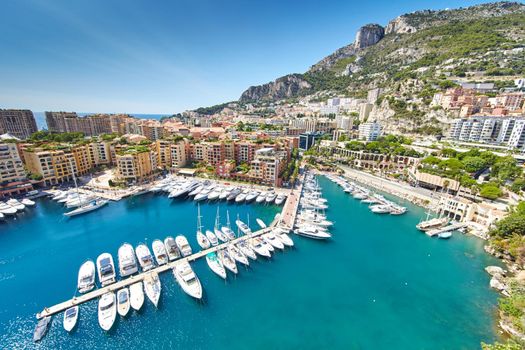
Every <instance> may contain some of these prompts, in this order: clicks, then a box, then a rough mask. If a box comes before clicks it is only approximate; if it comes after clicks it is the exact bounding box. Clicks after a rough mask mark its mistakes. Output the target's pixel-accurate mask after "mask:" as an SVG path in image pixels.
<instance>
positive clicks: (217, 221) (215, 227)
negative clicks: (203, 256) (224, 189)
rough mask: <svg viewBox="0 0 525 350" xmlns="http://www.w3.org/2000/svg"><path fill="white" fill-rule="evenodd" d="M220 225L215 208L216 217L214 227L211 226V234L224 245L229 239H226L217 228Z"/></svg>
mask: <svg viewBox="0 0 525 350" xmlns="http://www.w3.org/2000/svg"><path fill="white" fill-rule="evenodd" d="M219 225H220V216H219V207H217V215H215V225H214V226H213V233H214V234H215V236H217V238H218V239H219V240H220V241H221V242H223V243H226V242H228V241H229V240H230V237H228V236H227V235H226V234H225V233H224V232H223V231H221V229H220V228H219Z"/></svg>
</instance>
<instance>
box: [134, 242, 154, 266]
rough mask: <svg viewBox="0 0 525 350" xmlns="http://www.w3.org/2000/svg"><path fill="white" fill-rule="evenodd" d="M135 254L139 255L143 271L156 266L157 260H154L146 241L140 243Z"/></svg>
mask: <svg viewBox="0 0 525 350" xmlns="http://www.w3.org/2000/svg"><path fill="white" fill-rule="evenodd" d="M135 254H136V255H137V259H138V261H139V264H140V267H141V268H142V271H149V270H151V269H152V268H154V267H155V262H154V261H153V257H152V256H151V252H150V250H149V248H148V246H147V245H145V244H144V243H141V244H139V245H138V246H137V247H136V248H135Z"/></svg>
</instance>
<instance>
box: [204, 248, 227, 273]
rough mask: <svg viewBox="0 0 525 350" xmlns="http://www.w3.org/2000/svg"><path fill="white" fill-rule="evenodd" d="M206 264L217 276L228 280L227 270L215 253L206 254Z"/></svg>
mask: <svg viewBox="0 0 525 350" xmlns="http://www.w3.org/2000/svg"><path fill="white" fill-rule="evenodd" d="M206 263H207V264H208V266H209V267H210V269H211V270H212V271H213V272H214V273H215V274H216V275H217V276H219V277H221V278H222V279H226V270H225V269H224V266H223V265H222V262H221V261H220V260H219V258H218V257H217V254H216V253H215V252H211V253H208V254H206Z"/></svg>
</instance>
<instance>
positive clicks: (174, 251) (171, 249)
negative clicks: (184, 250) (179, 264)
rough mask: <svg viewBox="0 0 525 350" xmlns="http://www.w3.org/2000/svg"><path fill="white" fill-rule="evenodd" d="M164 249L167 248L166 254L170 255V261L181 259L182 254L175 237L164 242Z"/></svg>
mask: <svg viewBox="0 0 525 350" xmlns="http://www.w3.org/2000/svg"><path fill="white" fill-rule="evenodd" d="M164 247H165V248H166V252H167V253H168V258H169V259H170V261H173V260H176V259H178V258H180V256H181V254H180V251H179V248H178V247H177V244H176V243H175V239H174V238H173V237H171V236H168V237H166V239H165V240H164Z"/></svg>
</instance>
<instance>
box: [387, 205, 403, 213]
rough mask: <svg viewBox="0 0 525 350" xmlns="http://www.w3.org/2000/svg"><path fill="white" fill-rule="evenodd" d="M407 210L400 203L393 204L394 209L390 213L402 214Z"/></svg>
mask: <svg viewBox="0 0 525 350" xmlns="http://www.w3.org/2000/svg"><path fill="white" fill-rule="evenodd" d="M406 212H407V208H406V207H401V206H399V205H392V210H391V211H390V214H392V215H402V214H404V213H406Z"/></svg>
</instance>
